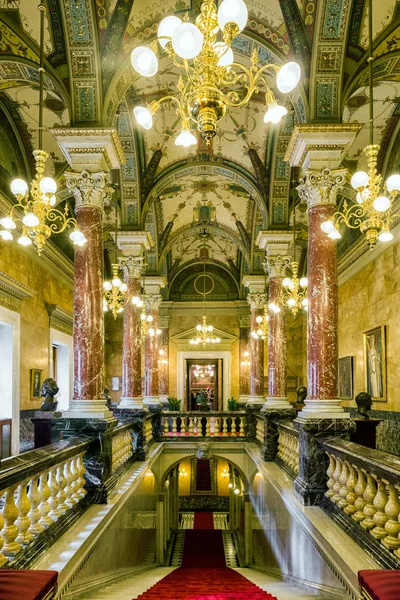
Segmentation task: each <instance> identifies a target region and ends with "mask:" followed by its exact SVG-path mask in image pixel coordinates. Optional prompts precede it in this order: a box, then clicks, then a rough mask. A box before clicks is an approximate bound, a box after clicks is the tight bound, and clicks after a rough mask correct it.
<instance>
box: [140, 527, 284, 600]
mask: <svg viewBox="0 0 400 600" xmlns="http://www.w3.org/2000/svg"><path fill="white" fill-rule="evenodd" d="M138 600H277V599H276V598H275V596H271V594H268V593H267V592H264V591H263V590H261V589H260V588H259V587H258V586H256V585H254V583H251V582H250V581H248V580H247V579H246V578H245V577H243V576H242V575H240V574H239V573H237V572H236V571H233V570H232V569H228V567H226V566H225V555H224V546H223V543H222V532H221V531H220V530H217V531H210V530H206V531H201V530H196V529H187V530H186V535H185V546H184V551H183V560H182V567H180V568H179V569H175V571H172V573H170V574H169V575H167V576H166V577H164V579H162V580H161V581H159V582H158V583H156V585H153V587H151V588H150V589H149V590H147V592H145V593H144V594H140V596H138Z"/></svg>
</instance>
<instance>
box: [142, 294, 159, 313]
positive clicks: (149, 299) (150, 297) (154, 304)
mask: <svg viewBox="0 0 400 600" xmlns="http://www.w3.org/2000/svg"><path fill="white" fill-rule="evenodd" d="M161 301H162V296H161V294H146V296H145V302H146V308H147V310H149V311H153V310H158V309H159V307H160V304H161Z"/></svg>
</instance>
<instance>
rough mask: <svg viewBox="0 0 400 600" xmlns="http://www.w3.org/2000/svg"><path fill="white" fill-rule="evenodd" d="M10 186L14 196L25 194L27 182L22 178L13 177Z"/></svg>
mask: <svg viewBox="0 0 400 600" xmlns="http://www.w3.org/2000/svg"><path fill="white" fill-rule="evenodd" d="M10 188H11V191H12V193H13V194H14V195H15V196H18V195H21V196H25V194H26V192H27V191H28V184H27V183H26V181H24V180H23V179H13V180H12V182H11V185H10Z"/></svg>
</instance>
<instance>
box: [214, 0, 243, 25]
mask: <svg viewBox="0 0 400 600" xmlns="http://www.w3.org/2000/svg"><path fill="white" fill-rule="evenodd" d="M247 18H248V12H247V6H246V5H245V3H244V2H243V0H223V2H221V4H220V6H219V9H218V25H219V26H220V29H221V31H224V28H225V26H226V25H228V23H233V24H234V25H237V27H238V28H239V31H242V30H243V29H244V28H245V27H246V23H247Z"/></svg>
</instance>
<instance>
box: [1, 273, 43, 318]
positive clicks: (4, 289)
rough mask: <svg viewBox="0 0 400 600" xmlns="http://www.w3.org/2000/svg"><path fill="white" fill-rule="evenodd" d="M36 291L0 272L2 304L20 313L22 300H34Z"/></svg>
mask: <svg viewBox="0 0 400 600" xmlns="http://www.w3.org/2000/svg"><path fill="white" fill-rule="evenodd" d="M34 294H36V290H34V289H33V288H30V287H28V286H27V285H24V284H23V283H20V282H19V281H18V280H17V279H14V278H13V277H11V276H10V275H7V273H5V272H4V271H0V304H1V305H2V306H4V307H5V308H9V309H10V310H14V311H17V312H19V310H20V303H21V302H22V300H26V299H28V298H32V296H34Z"/></svg>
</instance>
